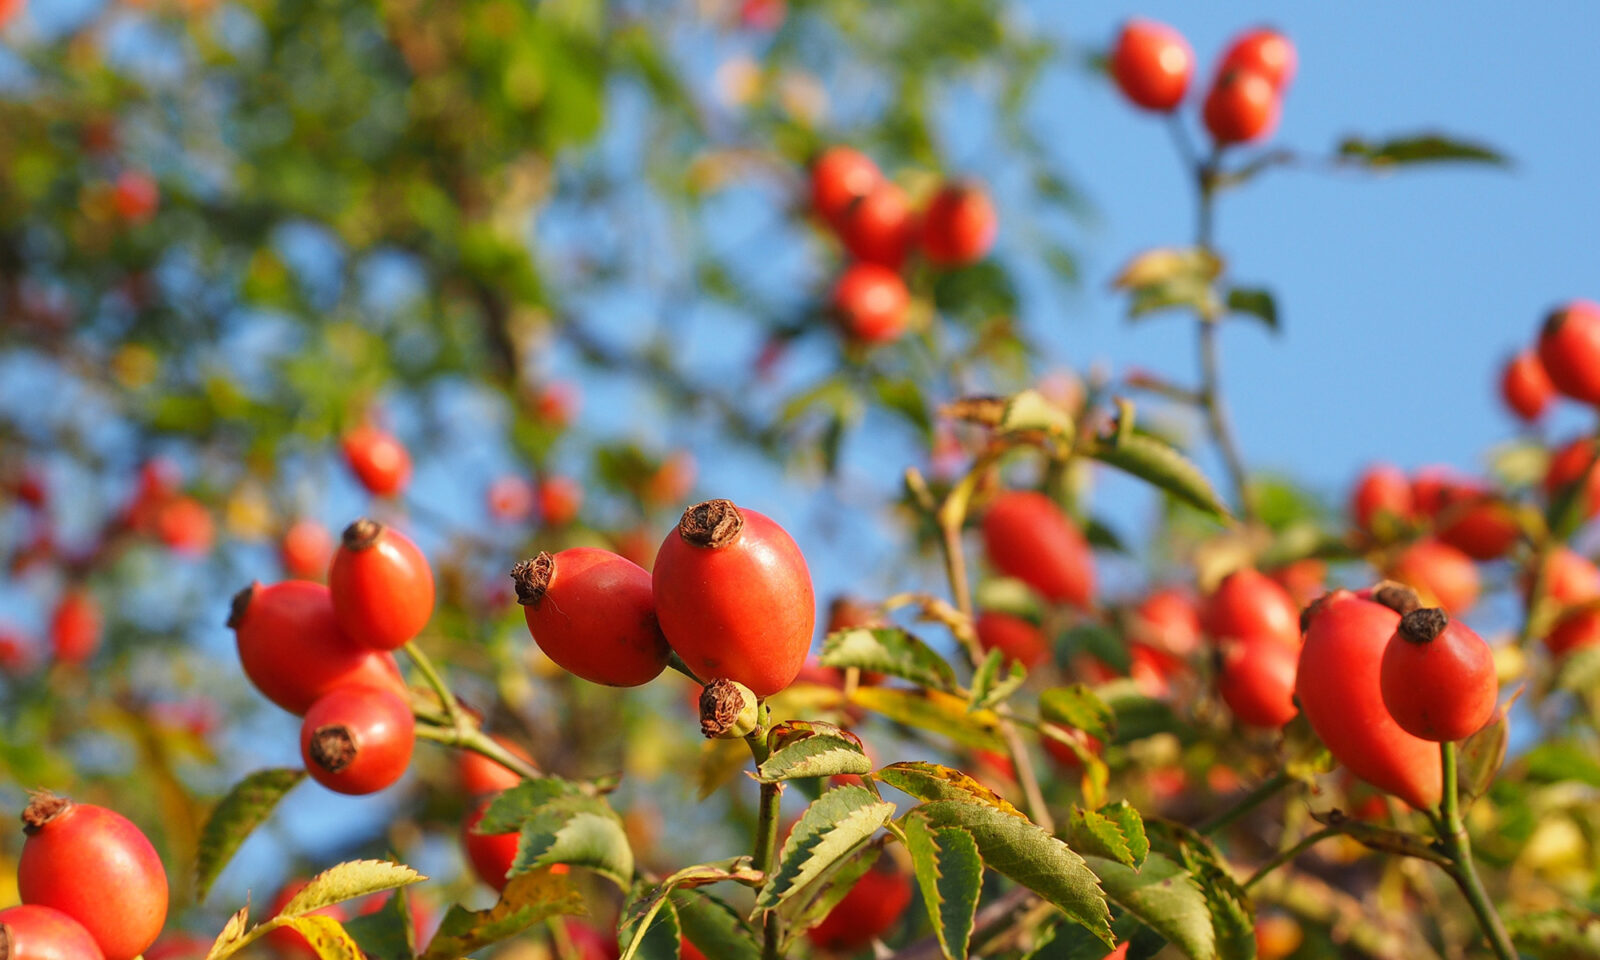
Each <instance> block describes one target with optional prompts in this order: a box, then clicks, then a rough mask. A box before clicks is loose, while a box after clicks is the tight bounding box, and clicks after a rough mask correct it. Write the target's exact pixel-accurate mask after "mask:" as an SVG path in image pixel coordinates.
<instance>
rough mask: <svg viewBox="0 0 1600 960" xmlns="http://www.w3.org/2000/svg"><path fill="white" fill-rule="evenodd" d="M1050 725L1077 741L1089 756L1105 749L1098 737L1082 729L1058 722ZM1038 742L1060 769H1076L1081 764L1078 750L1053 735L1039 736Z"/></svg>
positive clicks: (1096, 754)
mask: <svg viewBox="0 0 1600 960" xmlns="http://www.w3.org/2000/svg"><path fill="white" fill-rule="evenodd" d="M1052 726H1054V727H1055V728H1056V729H1057V730H1059V731H1062V732H1065V733H1066V735H1067V736H1068V737H1070V738H1072V739H1073V740H1075V741H1077V742H1078V743H1079V744H1080V745H1081V746H1082V747H1083V750H1084V752H1086V753H1088V754H1089V755H1091V756H1096V757H1098V756H1099V755H1100V752H1101V751H1102V750H1104V749H1105V745H1104V744H1102V743H1101V742H1100V740H1099V738H1097V737H1091V736H1089V735H1088V734H1087V733H1084V732H1083V731H1082V730H1075V729H1072V728H1069V727H1063V726H1061V725H1060V724H1052ZM1039 742H1040V743H1041V744H1043V745H1044V752H1045V753H1047V754H1049V755H1050V759H1051V760H1054V761H1055V762H1056V763H1057V764H1058V765H1059V766H1060V767H1062V769H1065V770H1077V769H1079V768H1081V767H1082V766H1083V758H1082V757H1080V756H1078V752H1077V751H1076V750H1074V749H1072V747H1070V746H1068V745H1067V744H1065V743H1062V742H1061V741H1059V740H1057V739H1055V738H1054V737H1040V738H1039Z"/></svg>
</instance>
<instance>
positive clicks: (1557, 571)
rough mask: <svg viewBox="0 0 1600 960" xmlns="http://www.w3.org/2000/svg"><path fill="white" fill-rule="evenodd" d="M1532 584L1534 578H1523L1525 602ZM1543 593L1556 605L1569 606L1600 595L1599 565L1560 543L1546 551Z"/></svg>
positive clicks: (1585, 601)
mask: <svg viewBox="0 0 1600 960" xmlns="http://www.w3.org/2000/svg"><path fill="white" fill-rule="evenodd" d="M1532 588H1533V582H1532V578H1531V577H1528V576H1526V575H1524V576H1523V578H1522V597H1523V602H1524V603H1526V602H1527V601H1528V599H1529V591H1530V590H1531V589H1532ZM1544 595H1545V596H1547V597H1549V598H1550V599H1551V600H1554V601H1555V602H1556V604H1557V605H1559V606H1563V607H1570V606H1573V605H1575V604H1579V603H1587V602H1588V601H1590V600H1594V599H1596V598H1600V568H1597V567H1596V566H1595V565H1594V564H1593V563H1592V562H1590V561H1589V560H1588V559H1587V558H1586V557H1583V556H1580V555H1579V554H1578V553H1576V552H1574V551H1572V550H1570V549H1568V548H1567V547H1564V546H1560V545H1557V546H1556V547H1554V548H1553V549H1551V550H1550V552H1549V553H1547V554H1545V558H1544Z"/></svg>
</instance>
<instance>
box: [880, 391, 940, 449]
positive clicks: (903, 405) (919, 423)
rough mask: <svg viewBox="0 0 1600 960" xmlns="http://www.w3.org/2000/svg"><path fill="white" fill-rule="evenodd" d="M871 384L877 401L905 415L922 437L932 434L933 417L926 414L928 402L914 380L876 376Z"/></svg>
mask: <svg viewBox="0 0 1600 960" xmlns="http://www.w3.org/2000/svg"><path fill="white" fill-rule="evenodd" d="M872 386H873V389H874V391H875V392H876V393H877V394H878V400H879V402H881V403H882V404H883V405H884V406H885V407H888V408H889V409H890V410H893V411H894V412H896V413H898V414H900V415H901V416H903V417H905V418H906V419H907V420H908V421H910V422H911V425H912V426H914V427H916V428H917V431H918V432H919V433H921V434H922V435H923V436H924V437H931V436H932V435H933V418H932V417H930V416H929V415H928V402H927V400H926V399H925V398H924V397H923V395H922V387H921V386H919V385H918V384H917V382H916V381H915V380H909V379H891V378H888V377H877V378H875V379H874V380H873V383H872Z"/></svg>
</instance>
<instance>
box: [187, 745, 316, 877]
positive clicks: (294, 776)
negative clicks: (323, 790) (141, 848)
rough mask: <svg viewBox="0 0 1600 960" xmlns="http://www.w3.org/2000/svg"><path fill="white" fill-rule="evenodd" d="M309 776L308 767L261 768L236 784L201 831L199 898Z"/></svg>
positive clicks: (197, 860)
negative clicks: (289, 794) (256, 831)
mask: <svg viewBox="0 0 1600 960" xmlns="http://www.w3.org/2000/svg"><path fill="white" fill-rule="evenodd" d="M305 776H306V772H305V770H303V769H299V768H295V769H276V770H257V771H256V772H255V773H252V774H250V775H249V776H248V777H245V778H244V779H243V780H240V781H239V782H238V783H236V784H234V786H233V789H232V790H229V791H228V795H227V796H226V797H223V798H222V801H221V802H220V803H218V804H217V806H216V809H214V810H212V811H211V816H210V817H209V818H207V820H206V825H205V827H204V829H202V830H201V831H200V850H199V853H198V854H197V855H196V856H195V899H197V900H204V899H205V898H206V894H207V893H209V892H210V891H211V885H212V884H213V883H215V882H216V879H217V876H218V874H220V873H222V869H223V868H224V867H226V866H227V865H228V861H229V860H232V859H233V855H234V854H235V853H237V852H238V851H239V845H240V844H242V843H244V841H245V838H247V837H249V836H250V834H251V832H252V831H254V830H255V828H256V827H258V826H260V825H261V824H262V823H263V822H264V821H265V820H266V819H267V818H268V817H270V816H271V815H272V811H273V810H275V809H277V806H278V801H280V800H282V799H283V797H284V795H285V794H287V793H288V792H289V791H290V790H293V789H294V788H295V786H296V785H297V784H299V782H300V781H301V780H304V779H305Z"/></svg>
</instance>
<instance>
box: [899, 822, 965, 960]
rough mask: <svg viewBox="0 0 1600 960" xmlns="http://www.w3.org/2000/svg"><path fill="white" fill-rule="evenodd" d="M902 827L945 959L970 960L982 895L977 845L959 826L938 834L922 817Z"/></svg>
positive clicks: (919, 887)
mask: <svg viewBox="0 0 1600 960" xmlns="http://www.w3.org/2000/svg"><path fill="white" fill-rule="evenodd" d="M904 827H905V833H906V850H907V851H909V852H910V854H911V867H912V871H913V872H914V873H915V875H916V878H917V887H918V889H920V890H921V891H922V903H923V906H924V907H926V908H927V911H928V919H929V921H930V922H931V923H932V924H933V932H934V934H935V935H936V936H937V937H938V938H939V949H940V950H941V951H942V952H943V953H944V955H945V957H946V958H947V960H966V956H967V946H968V943H969V941H970V940H971V939H972V925H973V922H974V920H975V918H976V916H977V911H978V897H979V895H980V894H982V892H983V857H982V856H981V855H980V854H979V853H978V842H977V841H976V840H974V839H973V837H972V834H970V833H968V832H967V831H966V830H963V829H961V828H960V827H946V828H945V829H943V830H934V829H932V828H930V827H929V826H928V821H927V818H925V817H921V816H916V815H912V816H908V817H906V818H905V820H904Z"/></svg>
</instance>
